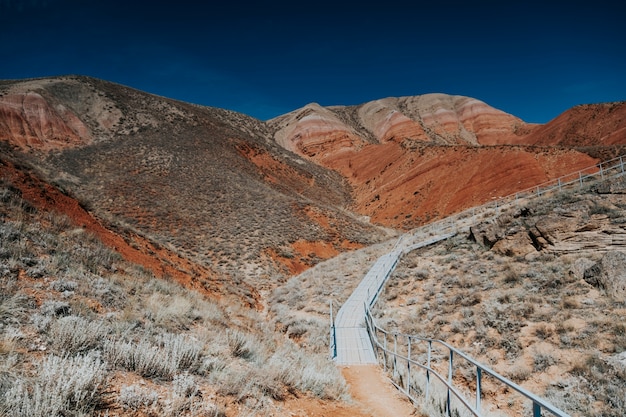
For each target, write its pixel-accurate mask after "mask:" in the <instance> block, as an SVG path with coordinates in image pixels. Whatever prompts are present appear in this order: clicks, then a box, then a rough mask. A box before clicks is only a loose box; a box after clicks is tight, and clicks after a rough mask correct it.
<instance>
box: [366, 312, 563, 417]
mask: <svg viewBox="0 0 626 417" xmlns="http://www.w3.org/2000/svg"><path fill="white" fill-rule="evenodd" d="M365 324H366V328H367V333H368V335H369V337H370V341H371V342H372V345H373V346H374V351H375V354H376V357H377V359H378V361H379V363H381V365H382V366H383V368H384V370H385V372H388V373H389V374H390V377H391V380H392V382H393V384H394V385H395V386H396V387H397V388H398V389H399V390H400V391H402V392H403V393H404V394H405V395H406V396H407V397H408V398H409V399H411V401H413V402H414V403H419V402H420V400H421V401H423V402H422V404H427V403H431V404H432V405H434V406H435V408H436V409H439V411H440V412H442V414H444V413H445V415H446V416H453V415H457V416H459V415H462V414H461V413H462V411H463V410H465V411H466V412H469V413H470V414H471V415H474V416H482V415H483V409H482V402H481V401H482V398H483V396H484V387H485V384H488V385H489V391H490V392H497V391H502V388H504V391H513V392H515V393H516V394H517V397H518V398H516V399H511V398H509V399H508V400H507V406H508V407H510V408H514V407H518V408H521V409H526V408H529V409H532V415H533V416H534V417H540V416H541V415H542V411H547V412H550V413H551V414H552V415H555V416H558V417H569V416H568V414H567V413H565V412H564V411H561V410H559V409H558V408H556V407H555V406H553V405H552V404H550V403H549V402H547V401H546V400H544V399H542V398H540V397H538V396H536V395H534V394H533V393H531V392H529V391H527V390H526V389H524V388H522V387H521V386H519V385H517V384H515V383H514V382H513V381H511V380H509V379H507V378H505V377H503V376H502V375H500V374H498V373H497V372H495V371H493V370H491V369H489V368H488V367H486V366H484V365H482V364H480V363H479V362H477V361H475V360H474V359H472V358H470V357H469V356H467V355H466V354H465V353H463V352H462V351H460V350H458V349H456V348H454V347H452V346H450V345H448V344H447V343H445V342H443V341H441V340H435V339H428V338H423V337H419V336H413V335H407V334H402V333H395V332H388V331H386V330H384V329H383V328H381V327H380V326H378V325H377V324H376V322H375V320H374V317H373V316H372V313H371V311H370V309H369V308H368V307H367V305H366V306H365ZM487 378H488V380H486V379H487ZM437 384H439V385H437ZM498 384H499V385H501V387H499V388H498V387H495V386H494V385H498ZM438 386H439V388H437V387H438ZM442 387H443V389H442ZM470 389H473V392H469V390H470ZM472 396H473V397H474V398H473V400H471V399H469V398H471V397H472ZM420 397H422V398H420ZM524 402H526V404H524Z"/></svg>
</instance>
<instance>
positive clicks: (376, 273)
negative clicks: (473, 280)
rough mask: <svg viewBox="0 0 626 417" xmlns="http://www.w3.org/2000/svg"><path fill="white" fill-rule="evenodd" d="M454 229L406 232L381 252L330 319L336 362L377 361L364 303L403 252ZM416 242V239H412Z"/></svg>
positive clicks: (368, 302) (372, 299) (370, 302)
mask: <svg viewBox="0 0 626 417" xmlns="http://www.w3.org/2000/svg"><path fill="white" fill-rule="evenodd" d="M455 234H456V231H453V232H449V233H445V234H440V235H435V236H433V237H431V238H429V239H425V240H423V235H419V237H420V238H419V240H418V235H416V234H406V235H403V236H402V237H401V238H400V239H399V240H398V242H397V243H396V245H395V247H394V248H393V250H392V251H391V252H389V253H386V254H384V255H383V256H381V257H380V258H378V260H376V263H374V265H373V266H372V268H371V269H370V270H369V271H368V272H367V274H366V275H365V277H364V278H363V280H362V281H361V282H360V283H359V285H358V286H357V287H356V289H355V290H354V292H353V293H352V294H351V295H350V297H349V298H348V300H347V301H346V302H345V303H344V304H343V305H342V306H341V308H340V309H339V312H338V313H337V316H336V317H335V323H334V342H335V352H334V359H335V362H336V363H337V365H365V364H377V363H378V362H377V360H376V356H375V355H374V349H373V347H372V343H371V341H370V339H369V336H368V334H367V330H366V328H365V305H367V306H368V307H370V306H372V305H373V304H374V302H375V301H376V298H377V297H378V294H379V293H380V290H381V289H382V288H383V286H384V285H385V283H386V282H387V279H388V278H389V276H390V275H391V273H392V272H393V270H394V269H395V267H396V265H397V264H398V261H399V260H400V257H401V256H402V254H403V253H405V252H408V251H411V250H415V249H418V248H421V247H424V246H428V245H432V244H433V243H436V242H439V241H441V240H445V239H448V238H450V237H452V236H454V235H455ZM415 242H417V243H415Z"/></svg>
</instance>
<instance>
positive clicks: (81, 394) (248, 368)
mask: <svg viewBox="0 0 626 417" xmlns="http://www.w3.org/2000/svg"><path fill="white" fill-rule="evenodd" d="M0 195H1V196H2V205H0V221H1V223H0V257H1V258H2V267H0V335H1V337H0V357H1V360H0V364H1V365H0V414H3V415H11V416H16V417H19V416H29V417H32V416H46V417H47V416H60V415H75V416H79V415H108V410H110V409H120V410H122V411H123V414H124V413H126V414H128V415H131V414H133V415H134V413H147V415H168V416H169V415H171V416H183V415H187V416H205V415H211V416H225V415H226V414H225V413H226V410H227V409H228V407H231V404H233V403H235V404H237V407H239V408H240V409H241V410H242V412H245V410H248V411H247V412H249V413H250V414H252V413H255V414H258V413H270V412H271V410H273V409H275V407H276V404H275V403H274V401H283V400H285V399H286V398H287V397H288V396H290V395H293V394H294V393H302V394H306V395H310V396H312V397H317V398H320V399H331V400H332V399H346V398H347V389H346V385H345V381H344V380H343V378H342V376H341V374H340V373H339V371H338V370H337V368H336V367H335V366H334V364H333V363H332V362H330V361H329V360H328V358H327V356H326V355H324V354H315V353H311V352H308V353H306V354H305V353H303V352H301V348H300V347H298V346H297V345H296V344H294V343H293V342H291V341H290V340H289V339H288V338H287V337H286V336H284V335H282V334H280V333H278V334H277V333H274V332H273V331H270V330H269V328H268V325H267V323H266V322H265V319H264V318H262V317H261V316H259V315H258V313H256V312H254V311H251V310H249V308H248V307H245V306H244V305H243V304H241V302H240V301H238V300H237V299H236V298H235V297H233V298H232V299H230V300H228V301H227V302H225V303H218V302H215V301H210V300H207V299H205V298H203V297H202V296H200V295H199V294H198V293H196V292H193V291H190V290H187V289H184V288H183V287H181V286H180V285H179V284H177V283H175V282H171V281H167V280H162V279H159V278H155V277H154V276H153V275H152V274H151V273H149V272H148V271H146V270H144V269H142V268H140V267H137V266H135V265H133V264H130V263H127V262H125V261H123V260H122V259H121V258H120V257H119V255H116V254H115V253H113V252H111V251H109V250H108V249H107V248H106V247H104V246H103V245H102V244H101V243H100V242H99V241H98V239H96V238H95V237H94V236H91V235H89V234H88V233H85V232H84V231H82V230H81V229H77V228H75V226H74V225H73V224H72V223H71V222H68V221H67V220H66V219H64V218H60V219H56V217H55V216H54V215H53V214H51V213H39V212H37V210H34V209H33V208H32V207H30V206H29V205H28V204H25V203H23V201H22V200H21V198H20V196H19V193H17V192H15V190H13V189H12V188H11V187H10V186H9V185H8V184H7V183H6V182H3V183H1V186H0ZM124 381H128V382H124ZM133 381H143V382H142V383H141V384H138V383H137V382H133ZM298 395H300V394H298Z"/></svg>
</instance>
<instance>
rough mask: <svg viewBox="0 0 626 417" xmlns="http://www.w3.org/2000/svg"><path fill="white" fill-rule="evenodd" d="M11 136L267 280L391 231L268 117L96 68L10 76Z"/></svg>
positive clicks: (113, 206)
mask: <svg viewBox="0 0 626 417" xmlns="http://www.w3.org/2000/svg"><path fill="white" fill-rule="evenodd" d="M0 93H1V94H2V96H1V97H0V115H2V116H3V117H2V121H0V138H1V139H2V140H3V141H4V142H6V143H8V144H9V145H10V146H11V148H5V151H3V152H4V153H5V154H11V155H12V157H13V158H15V159H16V160H19V161H22V163H23V164H25V165H27V166H30V167H31V168H32V169H31V170H32V171H33V172H34V173H36V174H37V175H39V176H40V177H42V178H43V179H44V180H46V181H48V182H50V183H51V184H54V186H56V187H58V188H59V189H60V190H62V191H63V192H64V193H66V194H67V195H70V196H72V197H74V198H76V199H77V200H78V201H80V203H81V205H82V206H83V207H85V208H87V209H88V211H90V212H92V213H93V214H94V215H95V216H96V217H97V218H98V219H99V220H100V221H101V222H102V224H103V225H104V226H105V227H108V228H111V229H113V230H115V231H117V232H118V233H120V234H122V235H125V236H127V237H128V236H129V235H131V234H132V235H137V236H140V237H141V238H143V239H146V240H148V241H150V242H152V243H154V244H157V245H159V246H160V247H163V248H165V249H167V250H170V251H173V252H174V253H176V254H177V255H179V256H181V257H184V258H185V259H187V260H188V261H190V262H194V263H197V264H198V265H201V266H202V267H204V268H209V269H211V270H213V271H217V272H219V274H221V275H222V276H225V277H228V278H226V279H228V280H231V281H234V282H241V281H243V280H244V279H252V280H253V281H254V283H255V286H257V287H258V288H263V287H268V286H269V287H271V286H273V285H275V283H276V281H277V279H280V277H285V276H288V275H290V274H293V273H296V272H299V271H302V270H303V269H306V268H308V267H310V266H311V265H313V264H315V263H316V262H318V261H319V260H320V259H326V258H329V257H332V256H335V255H337V254H338V253H340V252H342V251H346V250H349V249H353V248H358V247H362V246H364V245H368V244H371V243H374V242H377V241H380V240H381V239H384V238H386V237H388V236H389V233H390V232H389V231H387V230H384V229H383V228H380V227H377V226H373V225H371V224H369V223H368V222H367V221H366V219H362V218H360V217H358V216H355V215H353V214H352V213H350V212H349V211H348V210H347V208H348V207H349V206H350V205H351V203H352V193H351V189H350V187H349V185H348V184H347V183H345V181H344V179H343V178H341V176H340V175H339V174H337V173H336V172H333V171H332V170H329V169H327V168H324V167H320V166H318V165H316V164H314V163H311V162H309V161H306V160H303V159H302V158H300V157H298V156H297V155H295V154H292V153H290V152H287V151H285V150H284V149H283V148H281V147H279V146H278V145H277V144H276V143H275V142H274V141H273V140H270V139H269V135H268V134H267V129H266V126H265V125H264V124H263V123H262V122H260V121H258V120H255V119H253V118H250V117H247V116H245V115H242V114H237V113H234V112H230V111H226V110H221V109H215V108H207V107H199V106H193V105H190V104H186V103H181V102H176V101H172V100H168V99H165V98H162V97H155V96H152V95H149V94H145V93H143V92H140V91H137V90H133V89H130V88H127V87H123V86H120V85H116V84H112V83H108V82H104V81H101V80H96V79H91V78H86V77H62V78H53V79H40V80H27V81H24V82H4V83H2V84H1V85H0Z"/></svg>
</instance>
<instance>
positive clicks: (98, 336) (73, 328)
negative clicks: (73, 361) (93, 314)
mask: <svg viewBox="0 0 626 417" xmlns="http://www.w3.org/2000/svg"><path fill="white" fill-rule="evenodd" d="M106 334H107V327H106V325H105V324H104V322H102V321H88V320H85V319H83V318H82V317H77V316H66V317H61V318H60V319H58V320H56V321H55V322H54V323H53V324H52V326H51V328H50V335H49V339H50V342H51V343H52V347H53V348H54V349H56V350H58V351H61V352H67V353H80V352H85V351H88V350H90V349H93V348H95V347H97V346H99V345H100V344H101V342H102V339H103V338H104V337H105V336H106Z"/></svg>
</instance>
